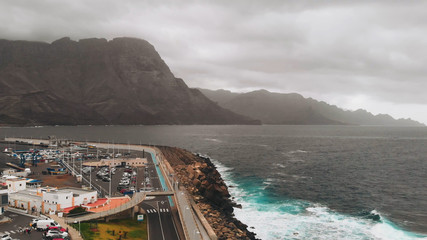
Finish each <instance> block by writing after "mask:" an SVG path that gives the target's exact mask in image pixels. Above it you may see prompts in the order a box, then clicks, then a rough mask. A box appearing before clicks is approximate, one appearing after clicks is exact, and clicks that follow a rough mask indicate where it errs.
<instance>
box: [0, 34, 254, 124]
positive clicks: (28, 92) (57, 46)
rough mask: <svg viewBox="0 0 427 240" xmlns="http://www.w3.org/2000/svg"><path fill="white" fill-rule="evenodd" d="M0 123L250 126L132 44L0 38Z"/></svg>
mask: <svg viewBox="0 0 427 240" xmlns="http://www.w3.org/2000/svg"><path fill="white" fill-rule="evenodd" d="M0 99H1V100H2V101H1V102H0V124H29V125H43V124H254V123H257V121H254V120H252V119H250V118H248V117H244V116H240V115H238V114H235V113H233V112H231V111H229V110H226V109H223V108H221V107H220V106H218V105H217V104H215V103H213V102H212V101H211V100H209V99H208V98H206V97H205V96H204V95H203V94H201V93H200V91H199V90H195V89H190V88H188V87H187V85H186V84H185V83H184V81H183V80H182V79H179V78H175V77H174V75H173V74H172V72H171V71H170V69H169V67H168V66H167V65H166V64H165V62H164V61H163V60H162V59H161V57H160V56H159V54H158V53H157V52H156V50H155V49H154V47H153V46H152V45H151V44H149V43H148V42H147V41H145V40H140V39H134V38H116V39H113V40H111V41H107V40H105V39H83V40H80V41H72V40H70V39H69V38H62V39H59V40H57V41H54V42H53V43H51V44H48V43H40V42H26V41H8V40H0Z"/></svg>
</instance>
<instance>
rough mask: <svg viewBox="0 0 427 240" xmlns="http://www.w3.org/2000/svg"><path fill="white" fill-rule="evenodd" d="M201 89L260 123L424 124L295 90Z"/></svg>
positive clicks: (224, 105)
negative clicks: (346, 107) (343, 105)
mask: <svg viewBox="0 0 427 240" xmlns="http://www.w3.org/2000/svg"><path fill="white" fill-rule="evenodd" d="M200 90H201V92H202V93H203V94H205V95H206V96H207V97H208V98H210V99H211V100H212V101H214V102H217V103H218V104H219V105H220V106H222V107H224V108H226V109H229V110H231V111H234V112H236V113H239V114H241V115H245V116H248V117H251V118H254V119H259V120H261V122H262V123H263V124H301V125H304V124H312V125H385V126H424V124H422V123H419V122H417V121H414V120H411V119H397V120H396V119H394V118H393V117H391V116H390V115H387V114H378V115H373V114H372V113H370V112H368V111H366V110H363V109H359V110H356V111H348V110H343V109H341V108H339V107H337V106H334V105H330V104H327V103H325V102H321V101H317V100H315V99H312V98H304V97H303V96H301V95H300V94H297V93H288V94H285V93H273V92H269V91H266V90H258V91H253V92H248V93H234V92H230V91H227V90H222V89H221V90H216V91H214V90H208V89H200Z"/></svg>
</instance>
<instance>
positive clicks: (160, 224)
mask: <svg viewBox="0 0 427 240" xmlns="http://www.w3.org/2000/svg"><path fill="white" fill-rule="evenodd" d="M141 207H142V208H144V210H145V212H146V213H147V218H148V221H149V224H148V226H149V228H150V229H149V233H150V240H169V239H171V240H175V239H179V237H178V233H177V230H176V226H175V224H174V222H173V217H172V213H171V208H170V206H169V201H168V198H167V197H156V198H154V199H152V200H147V201H144V202H143V203H142V204H141Z"/></svg>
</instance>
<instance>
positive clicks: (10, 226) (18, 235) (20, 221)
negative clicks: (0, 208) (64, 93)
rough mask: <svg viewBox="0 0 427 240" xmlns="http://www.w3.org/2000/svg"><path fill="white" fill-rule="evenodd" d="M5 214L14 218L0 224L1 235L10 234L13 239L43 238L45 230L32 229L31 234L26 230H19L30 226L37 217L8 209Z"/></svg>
mask: <svg viewBox="0 0 427 240" xmlns="http://www.w3.org/2000/svg"><path fill="white" fill-rule="evenodd" d="M4 215H5V216H6V217H9V218H10V219H12V221H11V222H5V223H2V224H0V236H2V235H3V234H10V236H11V237H12V238H13V239H43V232H37V231H35V230H31V234H29V235H28V234H26V233H24V232H19V228H20V227H21V228H22V229H25V228H28V227H29V226H30V222H31V221H32V219H34V218H35V217H30V216H26V215H21V214H18V213H14V212H9V211H6V212H5V213H4Z"/></svg>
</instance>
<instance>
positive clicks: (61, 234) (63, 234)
mask: <svg viewBox="0 0 427 240" xmlns="http://www.w3.org/2000/svg"><path fill="white" fill-rule="evenodd" d="M46 237H47V238H57V237H62V238H66V237H68V233H67V232H61V231H59V230H49V231H47V233H46Z"/></svg>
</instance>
